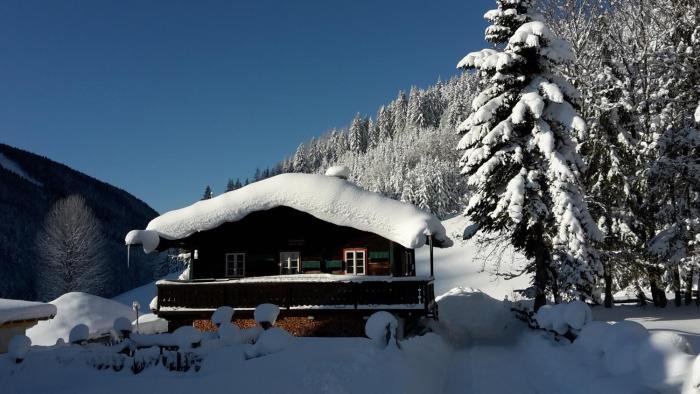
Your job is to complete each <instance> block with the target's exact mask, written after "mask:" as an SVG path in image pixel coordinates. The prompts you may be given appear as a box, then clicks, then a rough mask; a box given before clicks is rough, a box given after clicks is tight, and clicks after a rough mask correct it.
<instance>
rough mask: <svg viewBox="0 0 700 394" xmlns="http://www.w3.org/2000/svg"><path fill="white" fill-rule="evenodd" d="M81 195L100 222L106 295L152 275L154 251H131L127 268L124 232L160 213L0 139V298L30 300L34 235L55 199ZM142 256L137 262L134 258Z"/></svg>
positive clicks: (34, 259)
mask: <svg viewBox="0 0 700 394" xmlns="http://www.w3.org/2000/svg"><path fill="white" fill-rule="evenodd" d="M71 194H79V195H81V196H83V197H84V198H85V200H86V203H87V205H88V206H89V207H90V208H91V209H92V211H93V212H94V214H95V216H96V217H97V219H98V220H99V221H100V223H101V226H102V233H103V235H104V237H105V239H106V245H107V247H106V248H105V250H104V252H105V255H106V258H107V259H108V263H109V264H108V265H109V269H110V272H109V273H108V278H109V281H108V282H107V283H105V288H104V289H103V291H102V292H101V295H105V296H110V295H113V294H117V293H119V292H121V291H124V290H126V289H130V288H133V287H135V286H137V285H139V284H142V283H144V282H146V281H148V280H150V279H151V278H152V275H153V270H154V269H155V265H156V263H157V259H158V258H159V257H158V256H155V257H153V256H140V255H139V256H132V260H133V259H136V260H137V261H136V263H135V264H132V265H131V267H130V268H129V269H127V267H126V248H125V247H124V241H123V240H124V234H126V232H127V231H128V230H130V229H133V228H143V227H145V226H146V224H147V223H148V221H149V220H151V219H152V218H154V217H155V216H157V215H158V213H157V212H156V211H155V210H153V208H151V207H149V206H148V205H147V204H146V203H144V202H143V201H141V200H139V199H137V198H136V197H134V196H132V195H131V194H129V193H127V192H125V191H124V190H121V189H119V188H116V187H114V186H112V185H109V184H107V183H104V182H101V181H99V180H97V179H95V178H92V177H89V176H87V175H85V174H83V173H80V172H78V171H75V170H73V169H71V168H69V167H67V166H65V165H63V164H60V163H57V162H55V161H52V160H50V159H47V158H45V157H41V156H38V155H35V154H33V153H30V152H27V151H23V150H20V149H17V148H14V147H11V146H9V145H5V144H0V216H2V220H0V278H2V279H0V298H2V297H4V298H20V299H34V298H35V297H36V295H35V291H34V287H35V286H34V284H35V280H36V277H35V272H36V266H37V255H36V247H35V243H36V236H37V233H38V231H39V229H40V228H41V226H42V223H43V221H44V217H45V216H46V214H47V212H48V211H49V209H50V208H51V206H52V205H53V204H54V203H55V202H56V201H57V200H59V199H61V198H63V197H66V196H68V195H71ZM138 260H140V261H138Z"/></svg>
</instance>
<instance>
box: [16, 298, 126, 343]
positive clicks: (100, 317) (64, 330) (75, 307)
mask: <svg viewBox="0 0 700 394" xmlns="http://www.w3.org/2000/svg"><path fill="white" fill-rule="evenodd" d="M50 304H52V305H54V306H55V308H56V316H55V317H54V318H53V319H51V320H48V321H41V322H39V324H37V325H36V326H34V327H32V328H30V329H29V330H27V336H29V337H30V338H31V339H32V343H34V344H35V345H42V346H50V345H53V344H55V343H56V340H57V339H59V338H63V339H66V338H69V332H70V330H71V329H72V328H73V327H74V326H75V325H76V324H78V323H82V324H85V325H86V326H87V327H88V329H89V332H90V336H91V337H96V336H100V335H105V334H109V332H110V331H111V329H112V324H113V323H114V320H115V319H116V318H118V317H121V316H123V317H126V318H127V319H129V320H130V321H132V320H134V319H136V314H135V313H134V311H133V310H131V308H129V307H128V306H126V305H123V304H121V303H119V302H116V301H113V300H108V299H106V298H102V297H98V296H94V295H91V294H86V293H79V292H74V293H66V294H64V295H62V296H60V297H58V298H56V299H55V300H53V301H51V302H50Z"/></svg>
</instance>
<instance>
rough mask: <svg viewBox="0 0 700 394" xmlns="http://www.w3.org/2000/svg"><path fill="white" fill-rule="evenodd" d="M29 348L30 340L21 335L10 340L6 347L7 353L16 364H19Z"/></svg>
mask: <svg viewBox="0 0 700 394" xmlns="http://www.w3.org/2000/svg"><path fill="white" fill-rule="evenodd" d="M31 346H32V340H31V339H29V337H27V336H26V335H23V334H20V335H15V336H14V337H12V339H10V343H9V344H8V346H7V353H8V354H9V355H10V358H12V359H13V360H15V362H16V363H21V362H22V360H24V357H25V356H26V355H27V353H28V352H29V349H30V348H31Z"/></svg>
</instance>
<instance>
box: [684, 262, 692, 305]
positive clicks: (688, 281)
mask: <svg viewBox="0 0 700 394" xmlns="http://www.w3.org/2000/svg"><path fill="white" fill-rule="evenodd" d="M691 302H693V267H690V269H689V270H688V276H687V277H686V278H685V305H690V303H691Z"/></svg>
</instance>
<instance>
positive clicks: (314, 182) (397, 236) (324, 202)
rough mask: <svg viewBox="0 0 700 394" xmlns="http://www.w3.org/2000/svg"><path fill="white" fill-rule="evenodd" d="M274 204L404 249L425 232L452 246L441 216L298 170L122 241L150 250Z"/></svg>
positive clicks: (421, 240)
mask: <svg viewBox="0 0 700 394" xmlns="http://www.w3.org/2000/svg"><path fill="white" fill-rule="evenodd" d="M276 207H289V208H293V209H296V210H298V211H302V212H306V213H308V214H310V215H312V216H314V217H316V218H318V219H320V220H323V221H326V222H329V223H333V224H336V225H339V226H347V227H352V228H355V229H358V230H361V231H368V232H372V233H375V234H377V235H380V236H382V237H384V238H386V239H389V240H391V241H394V242H396V243H398V244H401V245H403V246H404V247H406V248H411V249H415V248H419V247H421V246H423V245H424V244H425V243H426V242H427V236H428V235H432V236H433V241H434V245H435V246H437V247H449V246H451V245H452V241H451V240H450V238H449V237H448V236H447V234H446V232H445V228H444V227H443V226H442V223H440V220H438V218H436V217H435V216H433V215H431V214H429V213H426V212H424V211H421V210H419V209H418V208H416V207H415V206H413V205H411V204H407V203H403V202H400V201H396V200H393V199H391V198H388V197H385V196H382V195H381V194H379V193H373V192H369V191H366V190H363V189H361V188H359V187H358V186H356V185H355V184H354V183H352V182H349V181H347V180H344V179H342V178H339V177H336V176H326V175H320V174H298V173H297V174H281V175H277V176H274V177H272V178H268V179H265V180H262V181H258V182H255V183H252V184H250V185H248V186H245V187H242V188H240V189H237V190H234V191H230V192H227V193H223V194H221V195H219V196H217V197H214V198H211V199H208V200H202V201H198V202H196V203H194V204H192V205H190V206H188V207H185V208H181V209H177V210H174V211H170V212H166V213H164V214H163V215H161V216H158V217H157V218H155V219H153V220H151V222H150V223H148V226H147V227H146V230H132V231H130V232H129V233H128V234H127V236H126V239H125V242H126V244H127V245H136V244H140V245H143V247H144V250H145V251H146V252H151V251H153V250H155V249H157V248H158V244H159V242H160V239H161V238H162V239H167V240H177V239H183V238H186V237H188V236H190V235H192V234H194V233H196V232H199V231H206V230H211V229H214V228H216V227H219V226H220V225H222V224H224V223H227V222H236V221H239V220H241V219H243V218H244V217H246V216H247V215H248V214H250V213H252V212H257V211H265V210H268V209H272V208H276Z"/></svg>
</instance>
